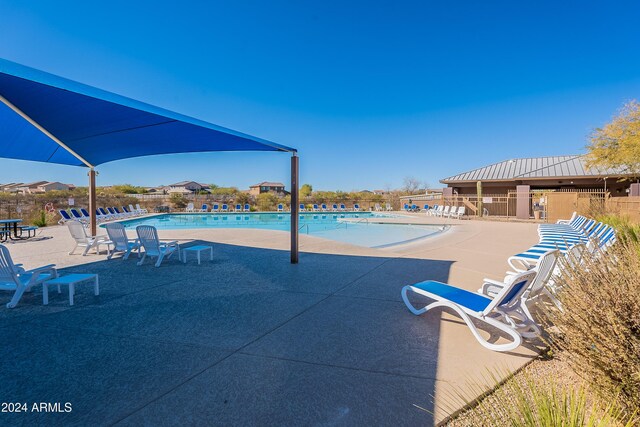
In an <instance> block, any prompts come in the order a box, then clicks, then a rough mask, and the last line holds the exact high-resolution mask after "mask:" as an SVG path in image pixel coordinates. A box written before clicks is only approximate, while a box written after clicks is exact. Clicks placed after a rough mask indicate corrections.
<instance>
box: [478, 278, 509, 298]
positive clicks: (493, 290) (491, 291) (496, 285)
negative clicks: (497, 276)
mask: <svg viewBox="0 0 640 427" xmlns="http://www.w3.org/2000/svg"><path fill="white" fill-rule="evenodd" d="M504 286H505V284H504V283H503V282H501V281H499V280H492V279H484V280H483V284H482V288H480V289H478V292H479V293H480V294H482V295H486V296H489V297H493V296H495V295H497V294H498V293H499V292H500V291H501V290H502V289H503V288H504Z"/></svg>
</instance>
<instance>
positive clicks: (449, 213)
mask: <svg viewBox="0 0 640 427" xmlns="http://www.w3.org/2000/svg"><path fill="white" fill-rule="evenodd" d="M422 211H423V212H425V213H426V214H427V215H430V216H435V217H441V218H457V219H462V217H464V216H465V215H466V213H467V208H465V207H464V206H458V207H455V206H444V205H433V206H432V207H429V205H424V208H423V209H422Z"/></svg>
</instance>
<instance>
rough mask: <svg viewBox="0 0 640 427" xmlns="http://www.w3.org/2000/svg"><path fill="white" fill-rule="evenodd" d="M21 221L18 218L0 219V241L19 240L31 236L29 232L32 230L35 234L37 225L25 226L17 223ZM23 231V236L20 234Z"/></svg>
mask: <svg viewBox="0 0 640 427" xmlns="http://www.w3.org/2000/svg"><path fill="white" fill-rule="evenodd" d="M21 222H22V220H21V219H19V218H14V219H0V242H6V241H7V240H8V239H11V240H21V239H28V238H29V237H33V236H31V232H32V231H34V233H33V234H34V235H35V230H36V229H37V227H27V226H20V225H18V224H20V223H21ZM23 231H26V232H27V237H23V235H22V232H23Z"/></svg>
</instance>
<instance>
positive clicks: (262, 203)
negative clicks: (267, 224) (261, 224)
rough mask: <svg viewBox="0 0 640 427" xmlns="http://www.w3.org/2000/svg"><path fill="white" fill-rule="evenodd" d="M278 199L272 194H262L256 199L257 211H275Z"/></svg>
mask: <svg viewBox="0 0 640 427" xmlns="http://www.w3.org/2000/svg"><path fill="white" fill-rule="evenodd" d="M279 201H280V199H278V196H276V195H275V194H273V193H262V194H259V195H258V197H257V203H258V210H259V211H262V212H267V211H275V210H276V205H277V204H278V202H279Z"/></svg>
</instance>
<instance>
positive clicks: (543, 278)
mask: <svg viewBox="0 0 640 427" xmlns="http://www.w3.org/2000/svg"><path fill="white" fill-rule="evenodd" d="M562 256H563V255H562V254H561V253H560V251H558V250H557V249H555V250H550V251H548V252H545V253H544V254H543V255H542V257H540V261H539V262H538V265H536V267H535V268H533V269H532V270H531V271H535V272H536V277H535V279H533V280H532V281H531V284H530V285H529V288H528V289H527V290H526V291H525V292H524V293H523V294H522V297H521V298H522V303H521V304H520V306H519V307H517V310H518V311H519V313H520V314H522V315H523V317H522V320H523V321H522V323H521V324H520V325H519V326H518V330H519V332H520V334H521V335H522V336H523V337H525V338H533V337H536V336H539V335H540V333H541V330H540V327H539V326H538V324H537V322H536V320H535V319H534V318H533V315H532V314H531V311H529V307H528V306H527V303H529V302H532V301H535V300H536V299H537V298H538V297H540V296H541V295H547V296H548V297H549V298H550V299H553V296H552V295H551V294H550V293H549V291H548V289H547V285H548V284H549V282H550V281H551V278H552V276H553V274H554V272H555V270H556V266H557V263H558V260H559V259H560V258H561V257H562ZM521 273H522V272H521V271H516V272H512V271H509V272H507V276H511V275H516V274H521ZM503 287H504V283H503V282H498V281H494V280H491V279H484V284H483V286H482V287H481V288H480V289H478V292H479V293H481V294H482V295H486V296H488V297H491V298H495V296H496V295H497V294H498V293H499V292H500V291H501V290H502V288H503ZM513 317H517V316H513Z"/></svg>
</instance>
